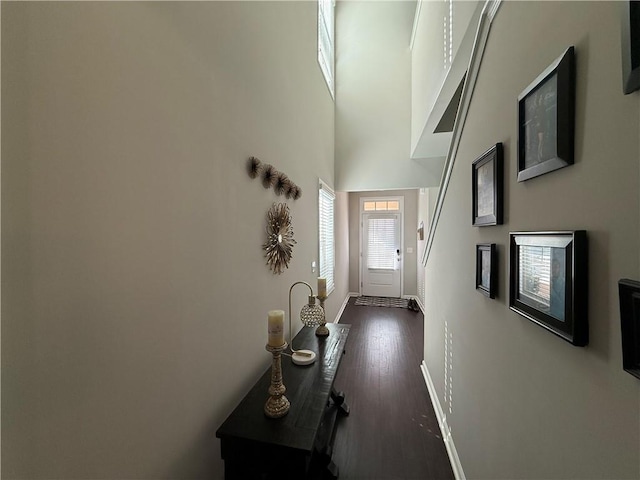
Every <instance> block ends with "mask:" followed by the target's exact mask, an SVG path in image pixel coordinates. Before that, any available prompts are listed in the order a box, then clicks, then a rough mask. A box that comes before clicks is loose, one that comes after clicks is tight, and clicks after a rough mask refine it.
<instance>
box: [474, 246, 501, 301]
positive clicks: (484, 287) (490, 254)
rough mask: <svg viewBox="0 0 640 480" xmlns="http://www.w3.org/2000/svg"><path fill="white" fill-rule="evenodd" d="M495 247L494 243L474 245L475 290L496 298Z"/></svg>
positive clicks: (496, 269) (496, 268)
mask: <svg viewBox="0 0 640 480" xmlns="http://www.w3.org/2000/svg"><path fill="white" fill-rule="evenodd" d="M497 257H498V255H497V249H496V244H495V243H480V244H478V245H476V290H478V291H479V292H481V293H483V294H485V295H486V296H487V297H489V298H496V291H497V289H498V265H497Z"/></svg>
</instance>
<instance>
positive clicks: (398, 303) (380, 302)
mask: <svg viewBox="0 0 640 480" xmlns="http://www.w3.org/2000/svg"><path fill="white" fill-rule="evenodd" d="M355 305H360V306H365V307H398V308H409V299H408V298H389V297H366V296H361V297H358V298H356V303H355Z"/></svg>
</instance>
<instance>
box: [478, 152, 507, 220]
mask: <svg viewBox="0 0 640 480" xmlns="http://www.w3.org/2000/svg"><path fill="white" fill-rule="evenodd" d="M471 189H472V205H471V224H472V225H474V226H488V225H502V220H503V219H502V216H503V190H504V166H503V153H502V143H496V144H495V145H494V146H493V147H491V148H490V149H489V150H487V151H486V152H484V153H483V154H482V155H480V157H478V158H477V159H476V160H474V162H473V163H472V165H471Z"/></svg>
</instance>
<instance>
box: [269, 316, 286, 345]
mask: <svg viewBox="0 0 640 480" xmlns="http://www.w3.org/2000/svg"><path fill="white" fill-rule="evenodd" d="M268 332H269V342H268V345H269V346H270V347H281V346H282V345H283V344H284V310H269V326H268Z"/></svg>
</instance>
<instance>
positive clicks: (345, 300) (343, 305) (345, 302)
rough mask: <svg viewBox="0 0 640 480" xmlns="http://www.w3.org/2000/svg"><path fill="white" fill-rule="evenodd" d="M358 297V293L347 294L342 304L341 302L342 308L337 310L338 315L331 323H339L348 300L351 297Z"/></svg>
mask: <svg viewBox="0 0 640 480" xmlns="http://www.w3.org/2000/svg"><path fill="white" fill-rule="evenodd" d="M358 296H360V294H359V293H353V292H349V293H347V296H346V298H345V299H344V302H342V306H341V307H340V310H338V314H337V315H336V318H335V320H334V321H333V323H340V317H341V316H342V312H344V309H345V308H346V307H347V303H349V299H350V298H351V297H358Z"/></svg>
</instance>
